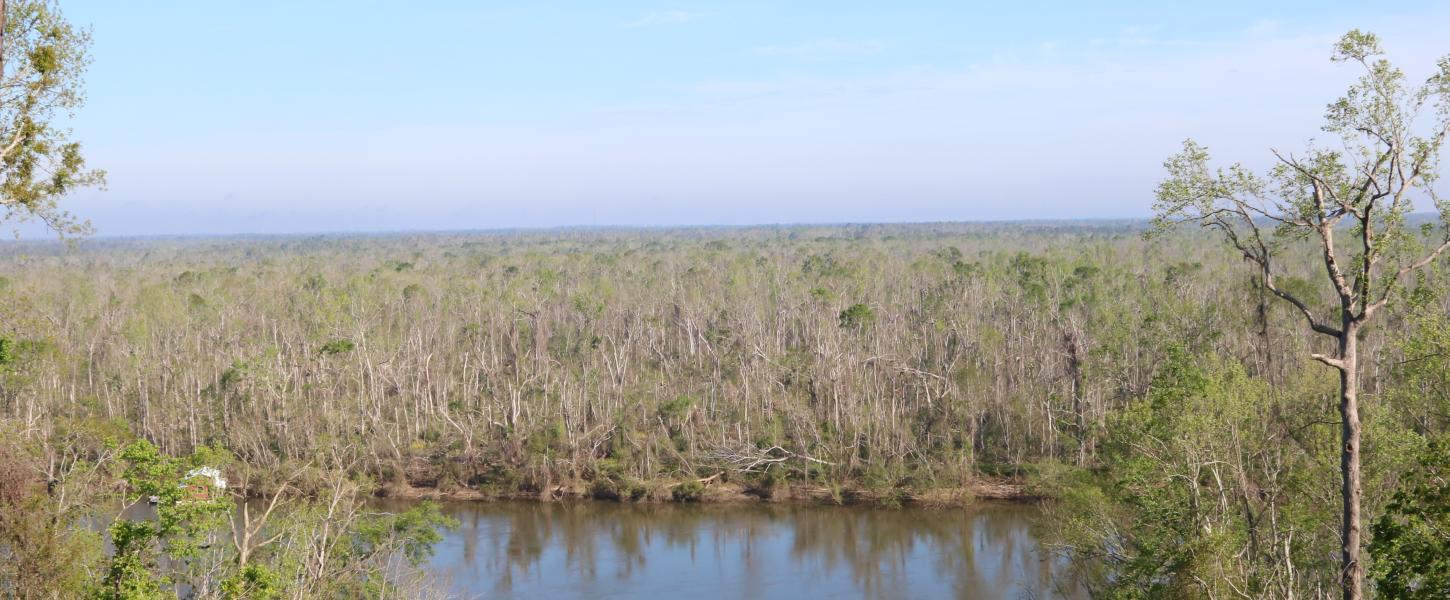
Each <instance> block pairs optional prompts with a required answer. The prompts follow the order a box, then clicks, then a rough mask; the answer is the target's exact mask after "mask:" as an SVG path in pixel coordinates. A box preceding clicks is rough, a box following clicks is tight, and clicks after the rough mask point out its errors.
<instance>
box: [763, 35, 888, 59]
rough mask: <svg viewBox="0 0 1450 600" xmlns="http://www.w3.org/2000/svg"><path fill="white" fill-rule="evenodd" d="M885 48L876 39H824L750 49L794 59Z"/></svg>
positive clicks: (871, 52)
mask: <svg viewBox="0 0 1450 600" xmlns="http://www.w3.org/2000/svg"><path fill="white" fill-rule="evenodd" d="M885 48H886V44H885V43H884V42H881V41H878V40H840V39H824V40H813V41H809V42H803V43H799V44H783V45H769V46H757V47H755V48H751V49H750V51H751V52H752V53H754V54H759V55H761V56H775V57H782V58H789V59H794V60H831V59H839V58H847V57H853V56H862V55H869V54H877V53H880V52H881V51H882V50H884V49H885Z"/></svg>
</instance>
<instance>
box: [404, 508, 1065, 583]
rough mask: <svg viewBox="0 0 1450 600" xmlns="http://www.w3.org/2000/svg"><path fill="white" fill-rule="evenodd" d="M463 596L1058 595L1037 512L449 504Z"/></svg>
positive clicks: (452, 570) (453, 578) (440, 562)
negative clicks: (1035, 531) (1036, 528)
mask: <svg viewBox="0 0 1450 600" xmlns="http://www.w3.org/2000/svg"><path fill="white" fill-rule="evenodd" d="M443 509H444V512H446V513H447V514H449V515H450V516H452V517H454V518H456V519H458V520H459V522H460V527H459V528H458V529H457V530H456V531H453V532H450V533H449V534H448V535H447V537H446V539H445V540H444V542H443V543H442V544H440V545H439V546H438V548H437V554H436V555H435V557H434V558H433V560H432V562H431V563H430V564H429V569H430V570H431V571H432V572H433V573H435V574H436V575H438V576H440V577H444V578H447V579H448V580H449V581H450V582H451V585H452V587H453V589H454V591H456V592H458V593H459V594H461V595H463V596H464V597H489V598H494V597H502V598H540V597H577V598H607V597H685V598H794V599H804V598H831V597H838V598H857V597H867V598H949V597H957V598H982V599H996V598H1003V599H1006V598H1044V597H1057V596H1059V594H1057V593H1055V592H1054V588H1053V578H1052V574H1053V571H1054V569H1055V568H1058V567H1060V565H1054V564H1053V563H1051V562H1049V561H1044V560H1043V559H1042V556H1041V555H1040V554H1039V552H1038V548H1037V544H1036V541H1035V539H1034V538H1033V536H1032V531H1031V522H1032V518H1033V516H1034V515H1035V512H1034V509H1032V508H1030V507H1019V506H984V507H977V508H972V509H965V510H921V509H901V510H871V509H859V508H845V507H816V506H772V505H740V506H710V505H705V506H698V505H673V504H672V505H645V506H634V505H619V504H613V503H602V502H591V503H576V504H546V503H449V504H445V505H444V506H443Z"/></svg>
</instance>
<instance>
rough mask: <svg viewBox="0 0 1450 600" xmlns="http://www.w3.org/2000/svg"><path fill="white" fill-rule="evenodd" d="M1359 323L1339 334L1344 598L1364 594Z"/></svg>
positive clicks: (1342, 573)
mask: <svg viewBox="0 0 1450 600" xmlns="http://www.w3.org/2000/svg"><path fill="white" fill-rule="evenodd" d="M1357 329H1358V327H1356V326H1355V325H1354V324H1350V323H1346V324H1345V327H1344V330H1343V333H1341V334H1340V338H1339V360H1340V361H1341V363H1342V364H1341V365H1340V368H1339V416H1340V420H1341V424H1340V430H1339V431H1340V438H1341V441H1342V442H1343V446H1342V447H1341V448H1340V454H1339V469H1340V475H1341V477H1342V482H1343V487H1342V488H1341V493H1342V494H1343V501H1344V515H1343V518H1344V522H1343V523H1342V525H1341V529H1340V532H1341V542H1342V543H1343V547H1342V548H1341V549H1340V559H1341V563H1342V568H1341V571H1340V586H1341V587H1342V589H1343V591H1344V600H1360V599H1362V598H1364V564H1363V563H1362V562H1360V557H1359V531H1360V514H1359V498H1360V481H1359V433H1360V432H1359V402H1358V401H1359V399H1358V396H1359V362H1358V345H1359V340H1358V338H1357V335H1358V331H1357Z"/></svg>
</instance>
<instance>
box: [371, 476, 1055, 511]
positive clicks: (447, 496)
mask: <svg viewBox="0 0 1450 600" xmlns="http://www.w3.org/2000/svg"><path fill="white" fill-rule="evenodd" d="M721 474H723V472H722V473H721ZM638 485H639V487H638V488H636V489H635V490H627V491H624V492H621V491H620V490H618V489H614V488H613V487H612V486H605V485H599V484H595V483H591V482H584V481H578V482H571V483H561V484H557V485H552V486H549V487H546V488H544V489H542V490H538V491H524V490H513V491H505V490H489V489H477V488H468V487H453V488H448V489H441V488H438V487H436V486H432V485H414V484H396V483H395V484H387V485H382V486H379V488H378V490H377V492H376V495H377V497H379V498H386V499H395V500H445V501H455V502H494V501H500V500H509V501H539V502H569V501H588V500H592V501H602V502H618V503H624V504H629V503H642V504H658V503H670V502H673V503H688V502H699V503H706V504H752V503H797V504H830V505H842V506H860V507H866V508H890V507H900V506H914V507H922V508H962V507H968V506H972V505H973V504H977V503H983V502H1007V503H1022V504H1027V503H1035V502H1040V501H1050V500H1052V498H1051V497H1050V496H1045V495H1043V494H1042V492H1039V491H1036V490H1032V489H1031V488H1030V487H1029V486H1028V485H1026V484H1025V483H1023V482H1022V481H1020V480H1018V481H1014V480H1002V479H992V480H988V479H981V480H976V481H972V482H970V483H968V484H966V485H962V486H960V487H934V488H927V489H919V490H880V489H875V490H873V489H870V488H865V487H860V486H822V485H814V486H813V485H802V484H784V485H779V486H777V487H773V488H765V487H762V486H759V485H752V484H742V483H736V482H731V481H720V480H719V479H718V475H717V476H711V477H709V478H702V479H687V480H684V481H657V482H641V483H640V484H638Z"/></svg>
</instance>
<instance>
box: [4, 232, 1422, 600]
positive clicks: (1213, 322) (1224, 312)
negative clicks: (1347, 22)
mask: <svg viewBox="0 0 1450 600" xmlns="http://www.w3.org/2000/svg"><path fill="white" fill-rule="evenodd" d="M1145 232H1146V225H1145V224H1142V223H1127V222H1079V223H1062V224H982V225H865V226H836V227H780V228H750V229H730V228H711V229H694V230H561V231H554V232H533V233H528V232H513V233H479V234H429V235H390V236H371V237H363V236H351V237H338V236H333V237H329V236H313V237H279V238H238V239H205V238H198V239H177V240H165V239H152V240H92V241H89V242H86V243H84V244H82V245H81V246H79V247H76V248H70V249H67V248H65V247H64V246H62V245H60V244H30V245H26V244H16V245H11V246H8V247H7V248H6V249H5V253H4V255H3V257H0V271H3V272H4V273H5V278H4V279H3V280H0V311H3V312H4V313H5V314H7V315H16V316H17V317H18V318H15V319H10V320H7V321H6V322H5V324H4V330H3V331H0V336H3V340H4V341H3V342H0V344H3V345H0V348H3V349H4V352H3V355H0V356H3V365H4V366H3V371H0V385H3V396H0V411H3V417H4V422H5V424H6V427H7V428H8V429H9V432H8V433H7V436H6V438H7V439H9V440H12V442H11V444H12V445H16V447H14V448H11V449H10V450H8V451H9V452H12V453H25V452H29V453H30V455H31V456H32V458H31V460H32V462H33V463H34V464H35V465H36V467H37V468H38V469H43V470H44V478H45V480H47V481H51V482H52V485H53V486H54V485H61V486H62V487H64V482H66V481H67V480H68V479H70V478H72V477H75V476H76V474H78V473H92V471H91V470H88V469H81V468H80V467H81V466H84V465H87V464H91V463H94V462H95V461H98V460H99V461H107V460H109V461H111V462H113V463H115V464H117V465H127V464H134V460H133V459H134V458H135V456H134V455H136V454H138V451H137V449H136V448H134V447H132V446H126V444H127V443H129V441H130V440H133V439H143V440H147V442H148V443H147V444H146V446H147V448H143V449H142V450H147V449H149V451H150V454H147V453H146V452H140V454H142V455H145V456H148V457H151V458H149V459H148V460H171V459H167V458H166V457H169V456H175V457H194V456H197V454H196V453H198V452H201V453H202V455H204V456H207V457H209V458H206V459H204V461H203V459H190V460H192V462H194V463H196V464H200V462H199V461H201V462H205V461H209V462H213V463H216V462H218V461H220V462H221V463H224V464H227V465H231V466H230V467H229V469H231V471H232V472H233V473H238V474H239V475H234V477H233V479H241V478H242V477H245V479H246V482H247V483H246V486H247V488H246V490H245V491H246V492H248V493H249V494H250V495H252V496H254V497H261V498H263V499H266V498H272V499H274V500H275V499H276V498H277V497H278V496H279V493H280V491H281V490H284V489H285V490H289V491H288V492H287V493H288V494H298V493H301V494H304V495H308V494H310V495H318V494H322V495H323V496H326V495H327V494H326V493H327V491H328V489H329V488H327V486H328V485H329V483H328V482H329V481H332V480H329V479H327V477H329V475H326V474H327V473H343V474H346V475H340V476H343V477H347V478H351V479H356V480H359V481H367V482H375V483H372V484H369V485H371V486H375V487H376V488H377V489H378V490H379V491H380V493H384V494H389V493H391V494H414V495H416V494H419V493H424V494H431V493H446V494H452V495H459V496H464V497H496V496H519V495H527V496H535V497H542V498H563V497H579V496H590V497H599V498H610V499H621V500H641V501H647V500H693V499H705V500H709V499H724V498H728V497H741V496H757V497H764V498H791V497H796V498H801V497H804V498H812V499H815V500H819V501H829V502H851V501H872V502H883V503H888V504H890V503H899V502H929V503H930V502H936V503H941V502H961V501H963V500H964V499H966V498H968V497H969V496H970V495H971V493H972V492H973V490H974V489H975V490H977V491H978V492H979V493H981V494H983V495H993V494H997V493H1008V494H1015V495H1024V494H1025V495H1036V496H1045V497H1051V498H1054V499H1056V500H1055V501H1054V502H1053V503H1052V504H1051V506H1053V509H1052V511H1053V512H1054V514H1056V515H1057V517H1058V518H1060V519H1062V523H1060V524H1059V525H1057V526H1054V527H1053V529H1054V531H1055V532H1056V535H1057V536H1058V538H1059V539H1058V543H1059V546H1058V547H1059V549H1060V550H1061V551H1063V552H1066V553H1071V554H1073V555H1074V556H1076V557H1077V558H1079V559H1080V560H1078V561H1077V563H1078V564H1080V565H1082V566H1083V570H1084V571H1085V572H1084V573H1083V574H1082V576H1083V577H1087V578H1095V577H1101V578H1102V579H1101V580H1100V581H1098V583H1099V584H1101V586H1103V587H1116V588H1120V589H1121V588H1122V587H1123V586H1125V585H1128V584H1142V585H1144V586H1148V587H1149V588H1152V587H1154V586H1162V585H1169V583H1167V581H1165V578H1166V580H1171V581H1174V582H1177V585H1183V586H1195V585H1199V584H1196V583H1194V578H1197V579H1199V581H1201V582H1212V583H1207V584H1205V585H1208V586H1209V587H1211V588H1213V591H1215V592H1217V591H1221V590H1220V589H1219V588H1220V587H1222V588H1223V589H1229V588H1230V587H1231V586H1235V585H1241V586H1247V587H1251V588H1253V589H1255V590H1257V591H1256V593H1255V594H1254V595H1274V596H1278V597H1289V596H1298V595H1306V594H1307V595H1312V594H1314V593H1316V592H1327V591H1329V590H1332V589H1333V588H1334V574H1335V566H1334V557H1333V552H1332V550H1333V548H1334V547H1335V545H1336V543H1337V542H1336V541H1337V539H1338V537H1337V533H1336V532H1337V527H1336V522H1335V520H1334V518H1333V517H1334V507H1335V506H1336V503H1335V498H1336V496H1335V493H1336V489H1337V485H1338V484H1337V478H1336V476H1335V464H1336V457H1337V456H1338V453H1337V448H1336V444H1337V442H1336V440H1337V437H1336V436H1337V434H1336V431H1337V421H1336V419H1335V413H1334V410H1333V406H1334V401H1333V400H1334V398H1335V394H1336V387H1335V384H1336V381H1337V378H1336V377H1335V375H1334V373H1333V372H1332V371H1330V370H1329V369H1327V368H1325V367H1324V366H1323V365H1319V364H1318V363H1316V362H1314V361H1313V360H1312V359H1311V358H1310V354H1311V353H1313V352H1315V351H1321V350H1323V348H1322V346H1323V345H1324V342H1321V341H1319V340H1316V339H1314V338H1312V337H1311V335H1312V333H1311V332H1309V331H1308V330H1306V329H1305V328H1303V327H1302V326H1300V323H1299V321H1298V319H1299V318H1300V317H1299V316H1298V314H1297V311H1296V310H1295V309H1294V307H1292V306H1290V305H1289V304H1287V303H1283V302H1275V301H1273V299H1272V298H1270V297H1269V296H1268V294H1267V292H1266V291H1265V290H1264V289H1263V288H1261V287H1258V286H1256V285H1255V284H1254V281H1255V280H1254V278H1253V277H1252V274H1253V273H1252V270H1251V269H1247V268H1246V267H1245V266H1244V265H1243V261H1241V260H1240V258H1239V257H1238V256H1237V254H1236V253H1235V252H1234V251H1233V249H1232V248H1231V247H1228V246H1226V245H1225V244H1223V243H1222V242H1220V241H1219V240H1218V238H1216V237H1213V236H1211V235H1208V234H1202V233H1196V232H1193V231H1190V230H1180V231H1177V232H1174V233H1171V234H1168V235H1159V236H1154V237H1145V235H1144V233H1145ZM1300 254H1301V255H1302V256H1304V257H1305V259H1304V260H1303V261H1302V262H1300V263H1296V264H1291V265H1284V266H1282V267H1281V268H1283V269H1285V270H1286V271H1287V273H1285V274H1281V276H1280V285H1284V286H1291V287H1292V288H1293V289H1295V290H1296V292H1297V293H1299V294H1301V295H1302V296H1304V297H1307V298H1312V302H1314V303H1315V305H1316V306H1328V305H1330V304H1331V303H1332V302H1333V298H1332V295H1331V293H1330V292H1329V290H1327V289H1320V288H1319V287H1316V286H1315V285H1314V283H1313V282H1314V281H1315V280H1314V279H1313V275H1314V263H1313V262H1312V259H1313V253H1312V252H1303V253H1300ZM1440 266H1442V265H1436V266H1435V267H1436V268H1432V269H1430V270H1427V271H1425V272H1423V273H1422V274H1421V275H1420V276H1419V277H1417V278H1416V279H1415V280H1414V281H1413V282H1411V284H1410V285H1408V286H1405V287H1404V288H1403V289H1402V290H1400V291H1399V292H1397V293H1398V294H1400V295H1402V296H1403V297H1404V301H1403V302H1400V303H1398V304H1397V305H1396V306H1397V307H1398V308H1395V309H1392V310H1391V311H1390V312H1389V313H1388V314H1386V315H1385V316H1384V318H1383V320H1382V321H1379V326H1377V327H1372V328H1367V329H1366V330H1364V331H1363V333H1362V337H1363V339H1362V340H1361V342H1360V343H1361V344H1362V346H1361V347H1362V348H1364V349H1365V352H1366V355H1367V356H1373V357H1374V360H1372V361H1366V363H1365V369H1364V375H1363V393H1364V394H1365V396H1366V397H1367V399H1368V401H1367V402H1366V403H1365V415H1364V421H1365V426H1366V428H1367V430H1368V431H1369V432H1370V433H1369V434H1367V435H1366V438H1365V439H1366V444H1367V452H1366V454H1365V456H1366V465H1365V473H1366V475H1365V476H1366V480H1367V482H1368V484H1367V485H1366V486H1365V489H1366V492H1367V493H1366V498H1365V503H1366V507H1367V513H1368V514H1369V515H1371V516H1380V515H1384V514H1386V510H1387V508H1386V507H1387V506H1400V509H1402V510H1403V509H1412V508H1414V503H1413V502H1411V503H1408V504H1407V503H1406V502H1404V501H1403V500H1396V498H1395V496H1394V495H1395V494H1396V493H1399V492H1401V491H1403V490H1411V489H1412V488H1413V486H1417V485H1418V486H1424V485H1432V484H1433V482H1434V481H1437V480H1436V479H1435V475H1434V473H1436V472H1438V471H1435V470H1436V469H1443V468H1444V467H1445V465H1444V464H1443V462H1434V460H1433V459H1434V457H1435V456H1436V455H1435V454H1434V452H1433V450H1434V448H1435V447H1434V446H1432V442H1434V441H1435V440H1437V439H1439V438H1441V437H1442V436H1443V432H1444V430H1445V426H1446V419H1447V418H1450V395H1447V391H1450V358H1447V356H1450V355H1447V354H1446V351H1447V348H1450V316H1447V315H1450V294H1447V293H1446V287H1447V285H1450V283H1447V281H1446V279H1445V277H1444V276H1443V275H1441V274H1440V273H1439V271H1438V268H1439V267H1440ZM17 444H18V445H17ZM150 444H154V447H153V446H150ZM118 448H119V449H120V450H117V449H118ZM219 455H226V456H227V458H225V459H222V458H217V456H219ZM128 456H129V457H130V458H127V457H128ZM176 460H181V459H176ZM128 461H129V462H128ZM1422 461H1424V462H1425V464H1424V465H1421V462H1422ZM127 468H128V469H132V468H133V467H127ZM87 476H89V477H93V478H94V477H96V476H95V475H94V474H91V475H87ZM340 481H342V480H337V481H333V483H332V484H333V485H337V484H339V483H338V482H340ZM1440 481H1443V480H1440ZM57 482H59V483H57ZM992 482H996V483H998V484H999V485H996V486H992V485H988V484H989V483H992ZM1176 482H1177V483H1176ZM1427 482H1428V483H1427ZM1000 484H1005V485H1000ZM92 485H94V483H93V484H92ZM1014 485H1015V486H1025V488H1023V489H1017V488H1014V487H1013V486H1014ZM102 487H104V486H102ZM418 488H423V489H422V490H419V489H418ZM42 489H43V488H42ZM131 489H133V490H134V489H140V488H139V487H137V486H136V485H133V486H131ZM369 489H371V487H370V488H369ZM1397 502H1398V504H1396V503H1397ZM418 518H420V519H426V518H427V517H426V515H425V516H419V517H418ZM1397 522H1412V521H1403V520H1402V521H1397ZM1150 525H1151V527H1150ZM1103 528H1108V529H1103ZM1387 531H1388V530H1387ZM1409 533H1411V534H1413V533H1414V532H1413V531H1411V532H1409ZM1409 537H1413V536H1409ZM1185 538H1187V539H1189V540H1191V541H1192V543H1185ZM1170 574H1171V576H1170ZM1134 577H1139V578H1141V579H1136V580H1135V579H1133V578H1134Z"/></svg>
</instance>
